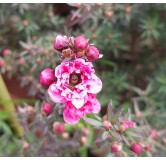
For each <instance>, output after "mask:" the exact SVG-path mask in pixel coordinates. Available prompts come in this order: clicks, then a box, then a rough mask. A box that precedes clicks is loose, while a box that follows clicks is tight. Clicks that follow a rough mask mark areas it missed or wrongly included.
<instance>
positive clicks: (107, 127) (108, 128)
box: [103, 121, 112, 131]
mask: <svg viewBox="0 0 166 160" xmlns="http://www.w3.org/2000/svg"><path fill="white" fill-rule="evenodd" d="M103 127H104V128H105V129H106V130H107V131H108V130H110V129H111V128H112V124H111V122H109V121H103Z"/></svg>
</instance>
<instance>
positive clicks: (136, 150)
mask: <svg viewBox="0 0 166 160" xmlns="http://www.w3.org/2000/svg"><path fill="white" fill-rule="evenodd" d="M131 150H132V151H133V152H134V153H136V154H137V155H138V154H140V153H141V152H142V150H143V148H142V146H141V145H140V144H139V143H133V144H132V145H131Z"/></svg>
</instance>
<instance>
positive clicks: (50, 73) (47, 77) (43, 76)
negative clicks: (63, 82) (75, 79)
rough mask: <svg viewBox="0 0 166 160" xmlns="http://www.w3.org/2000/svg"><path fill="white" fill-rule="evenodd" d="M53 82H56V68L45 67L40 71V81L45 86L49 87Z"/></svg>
mask: <svg viewBox="0 0 166 160" xmlns="http://www.w3.org/2000/svg"><path fill="white" fill-rule="evenodd" d="M53 82H55V74H54V70H53V69H50V68H46V69H44V70H43V71H42V72H41V73H40V83H41V84H42V85H43V86H45V87H49V86H50V85H51V84H52V83H53Z"/></svg>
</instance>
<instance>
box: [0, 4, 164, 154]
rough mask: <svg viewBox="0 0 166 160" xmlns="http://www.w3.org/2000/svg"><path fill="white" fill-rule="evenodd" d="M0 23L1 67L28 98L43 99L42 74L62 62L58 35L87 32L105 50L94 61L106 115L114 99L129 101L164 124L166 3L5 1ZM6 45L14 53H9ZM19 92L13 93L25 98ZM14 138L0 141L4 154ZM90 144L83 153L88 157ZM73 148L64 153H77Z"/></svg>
mask: <svg viewBox="0 0 166 160" xmlns="http://www.w3.org/2000/svg"><path fill="white" fill-rule="evenodd" d="M0 26H1V27H0V50H1V54H0V72H1V74H2V75H3V77H4V79H8V84H12V82H13V79H12V78H15V79H17V80H19V81H18V82H19V86H21V87H23V88H26V93H27V96H28V98H35V99H36V100H39V101H40V102H41V101H42V100H44V94H45V90H44V89H43V88H42V87H41V85H40V84H39V74H40V72H41V70H43V69H44V68H47V67H50V68H55V67H56V66H57V64H59V58H58V56H57V55H56V53H55V51H54V48H53V41H54V40H55V37H56V36H57V35H58V34H64V35H67V36H70V35H73V36H78V35H84V36H86V37H87V38H88V39H89V40H90V42H92V43H94V44H95V45H96V46H97V48H98V49H99V50H100V53H101V54H103V58H101V59H100V60H98V61H96V62H94V67H95V69H96V74H97V75H98V76H99V77H100V78H101V79H102V82H103V89H102V91H101V92H100V93H99V95H98V98H99V100H100V103H101V105H102V111H101V116H103V115H104V114H105V113H106V107H107V105H108V103H109V101H110V99H112V100H113V106H114V107H115V108H118V107H119V106H127V107H129V108H130V109H131V110H132V113H133V114H134V115H135V117H136V118H138V117H139V116H138V114H139V115H140V114H141V116H143V117H144V118H146V120H147V122H148V123H149V124H150V125H151V127H152V128H156V130H161V129H165V121H166V104H165V97H166V45H165V43H166V39H165V37H166V32H165V28H166V4H102V3H96V4H82V3H80V4H79V3H78V4H72V3H68V4H61V3H59V4H0ZM6 49H7V50H8V52H9V51H10V54H5V50H6ZM6 81H7V80H6ZM6 83H7V82H6ZM8 84H7V87H8V88H9V86H8ZM13 85H15V84H13ZM9 90H10V88H9ZM21 92H22V94H23V90H21ZM14 93H15V90H14V91H13V92H12V96H13V97H14V98H15V97H17V98H20V97H19V96H18V95H14ZM23 98H26V97H23ZM23 102H24V101H23ZM23 102H20V105H25V104H24V103H23ZM1 119H2V120H3V116H2V118H0V123H1V128H5V129H3V131H4V130H5V131H6V132H7V134H9V135H10V134H11V131H10V128H9V127H8V126H7V125H6V124H4V123H2V122H1V121H2V120H1ZM3 122H4V121H3ZM81 124H82V123H81ZM2 126H3V127H2ZM91 130H92V129H91ZM3 136H4V135H3ZM0 138H1V139H4V138H3V137H0ZM7 140H8V138H7V137H6V141H7ZM10 143H11V145H10V147H9V148H8V150H7V151H6V152H2V146H1V148H0V155H3V154H4V155H12V151H14V149H13V146H12V145H13V143H12V142H10ZM15 144H16V143H15ZM17 144H18V145H19V143H17ZM86 149H87V148H86ZM86 149H85V148H82V150H81V153H85V154H84V155H86V156H87V153H86V152H87V150H86ZM84 151H86V152H84ZM8 152H10V153H8ZM50 152H51V151H50ZM71 152H74V151H71ZM71 152H69V153H68V152H66V153H65V154H66V155H75V154H74V153H71ZM22 154H23V153H22V152H21V151H20V155H22ZM35 154H36V155H40V154H39V153H35ZM163 154H164V153H159V154H158V156H160V155H163ZM18 155H19V153H18ZM32 155H34V154H31V156H32ZM60 155H61V154H60ZM76 155H80V154H78V153H77V154H76ZM81 156H83V155H81Z"/></svg>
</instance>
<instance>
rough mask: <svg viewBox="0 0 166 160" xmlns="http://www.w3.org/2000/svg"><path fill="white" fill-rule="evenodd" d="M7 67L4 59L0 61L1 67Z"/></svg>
mask: <svg viewBox="0 0 166 160" xmlns="http://www.w3.org/2000/svg"><path fill="white" fill-rule="evenodd" d="M4 65H5V62H4V60H3V59H0V67H3V66H4Z"/></svg>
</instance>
